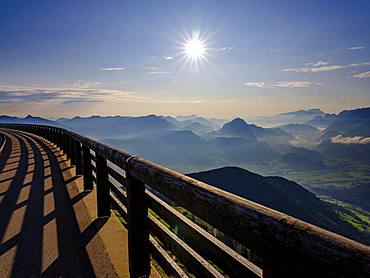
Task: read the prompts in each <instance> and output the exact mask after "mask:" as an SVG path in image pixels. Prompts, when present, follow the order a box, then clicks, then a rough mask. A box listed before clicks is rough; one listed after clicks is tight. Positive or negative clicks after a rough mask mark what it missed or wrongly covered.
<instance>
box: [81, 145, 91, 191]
mask: <svg viewBox="0 0 370 278" xmlns="http://www.w3.org/2000/svg"><path fill="white" fill-rule="evenodd" d="M82 160H83V174H84V190H93V175H92V167H91V154H90V149H89V148H88V147H86V146H84V145H82Z"/></svg>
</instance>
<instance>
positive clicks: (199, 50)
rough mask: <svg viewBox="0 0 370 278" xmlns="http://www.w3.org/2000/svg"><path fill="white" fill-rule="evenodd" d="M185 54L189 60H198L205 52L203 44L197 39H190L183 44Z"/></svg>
mask: <svg viewBox="0 0 370 278" xmlns="http://www.w3.org/2000/svg"><path fill="white" fill-rule="evenodd" d="M184 50H185V54H186V55H187V56H188V57H189V58H191V59H194V60H196V59H200V58H202V57H203V56H204V54H205V52H206V47H205V44H204V42H203V41H202V40H200V39H199V38H192V39H190V40H188V41H186V42H185V46H184Z"/></svg>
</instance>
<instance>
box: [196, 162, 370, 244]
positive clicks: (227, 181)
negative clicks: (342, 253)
mask: <svg viewBox="0 0 370 278" xmlns="http://www.w3.org/2000/svg"><path fill="white" fill-rule="evenodd" d="M189 176H191V177H193V178H195V179H198V180H201V181H203V182H206V183H209V184H212V185H215V186H216V185H217V187H219V188H221V189H223V190H225V191H228V192H231V193H234V194H236V195H239V196H242V197H244V198H246V199H249V200H251V201H254V202H257V203H259V204H262V205H265V206H267V207H270V208H273V209H275V210H278V211H281V212H283V213H286V214H288V215H291V216H294V217H296V218H299V219H302V220H304V221H306V222H309V223H312V224H314V225H317V226H319V227H322V228H325V229H328V230H331V231H333V232H335V233H338V234H341V235H344V236H346V237H350V238H352V239H354V240H357V241H361V242H364V243H368V242H369V238H368V236H366V235H364V234H362V233H360V232H358V231H357V230H355V229H354V228H353V227H352V226H351V225H350V224H348V223H347V222H345V221H343V220H342V219H340V218H339V217H338V216H337V214H336V213H335V211H334V210H333V209H332V208H331V207H330V205H328V204H327V203H325V202H323V201H322V200H320V199H319V198H317V197H316V196H315V195H314V194H313V193H311V192H309V191H308V190H306V189H304V188H303V187H302V186H300V185H299V184H297V183H295V182H293V181H289V180H287V179H285V178H282V177H263V176H260V175H257V174H255V173H252V172H249V171H247V170H245V169H242V168H238V167H224V168H219V169H214V170H209V171H204V172H199V173H193V174H189Z"/></svg>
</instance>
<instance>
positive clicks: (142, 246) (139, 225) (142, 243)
mask: <svg viewBox="0 0 370 278" xmlns="http://www.w3.org/2000/svg"><path fill="white" fill-rule="evenodd" d="M126 181H127V211H128V253H129V271H130V276H131V277H149V275H150V253H149V230H148V206H147V201H146V197H145V185H144V183H142V182H141V181H139V180H137V179H136V178H134V177H133V176H131V175H130V174H129V173H128V170H126Z"/></svg>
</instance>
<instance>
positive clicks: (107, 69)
mask: <svg viewBox="0 0 370 278" xmlns="http://www.w3.org/2000/svg"><path fill="white" fill-rule="evenodd" d="M98 70H103V71H120V70H126V68H99V69H98Z"/></svg>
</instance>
